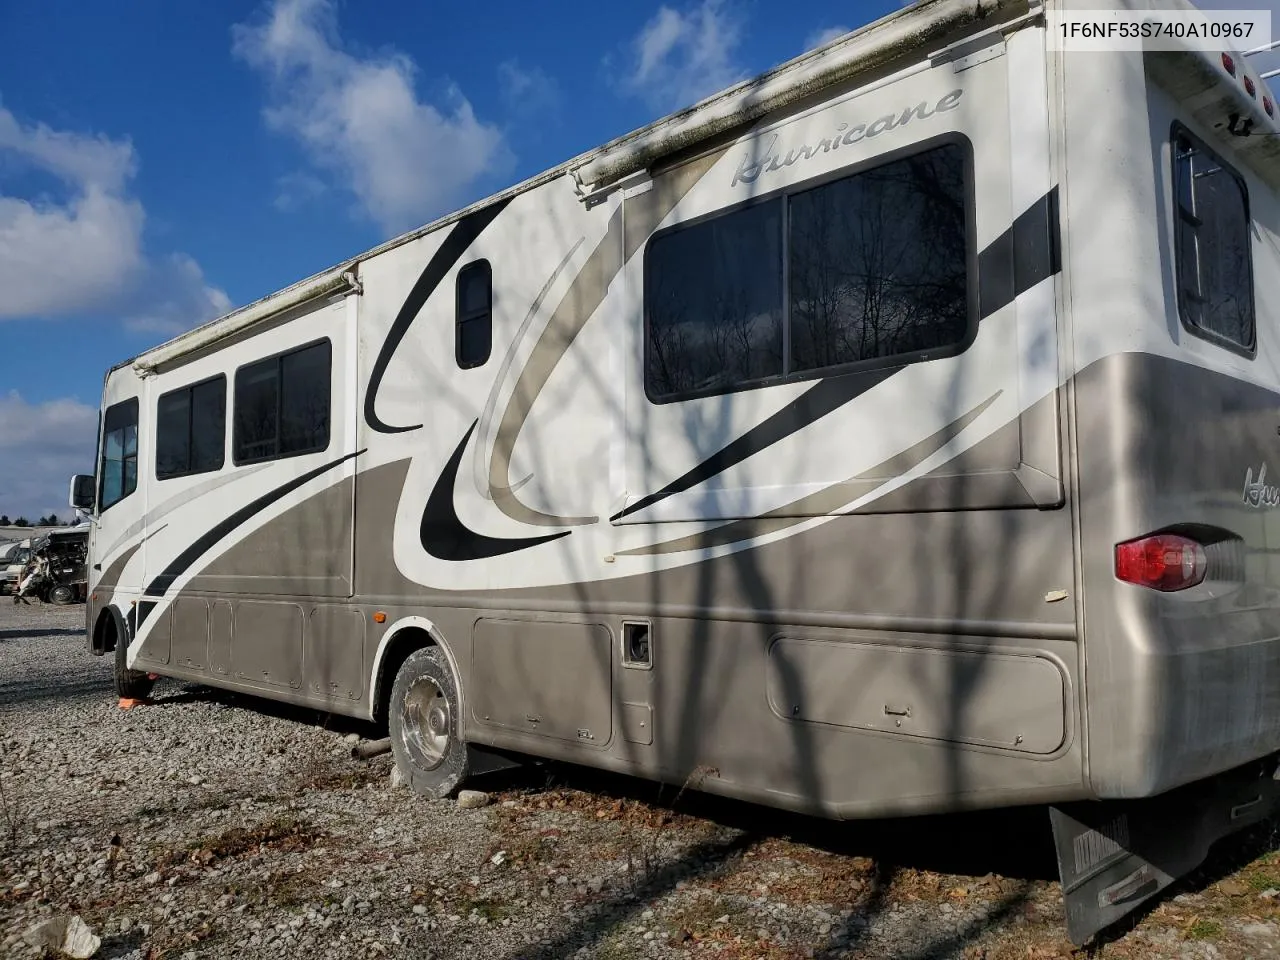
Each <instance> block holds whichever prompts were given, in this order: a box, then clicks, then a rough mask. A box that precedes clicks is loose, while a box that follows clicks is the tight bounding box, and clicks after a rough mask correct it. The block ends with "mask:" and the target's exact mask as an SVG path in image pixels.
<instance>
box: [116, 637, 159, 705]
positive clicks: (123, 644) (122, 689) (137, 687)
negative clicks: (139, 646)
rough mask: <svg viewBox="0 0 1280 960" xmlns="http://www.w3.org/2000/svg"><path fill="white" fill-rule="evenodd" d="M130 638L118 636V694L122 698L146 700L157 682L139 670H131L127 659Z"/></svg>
mask: <svg viewBox="0 0 1280 960" xmlns="http://www.w3.org/2000/svg"><path fill="white" fill-rule="evenodd" d="M128 652H129V638H128V637H127V636H124V637H119V636H118V637H116V658H115V680H116V696H118V697H120V698H121V699H122V700H146V699H147V698H148V697H149V696H151V688H152V687H153V686H154V685H155V682H154V681H153V680H151V679H149V678H148V677H147V675H146V674H145V673H143V672H141V671H139V670H130V669H129V667H128V664H127V661H126V657H127V656H128Z"/></svg>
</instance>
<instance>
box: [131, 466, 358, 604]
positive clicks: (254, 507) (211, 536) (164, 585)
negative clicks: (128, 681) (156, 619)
mask: <svg viewBox="0 0 1280 960" xmlns="http://www.w3.org/2000/svg"><path fill="white" fill-rule="evenodd" d="M362 453H364V451H363V450H357V451H356V452H355V453H348V454H347V455H346V456H342V457H339V458H338V459H337V460H330V461H329V462H328V463H326V464H323V465H321V466H319V467H316V468H315V469H314V470H308V471H307V472H306V473H304V474H302V476H300V477H294V478H293V479H292V480H290V481H289V482H288V483H283V484H281V485H280V486H278V487H276V488H275V489H274V490H270V491H268V492H267V493H264V494H263V495H262V496H260V497H258V498H257V499H256V500H253V501H252V502H250V503H247V504H245V505H244V506H243V507H241V508H240V509H239V510H237V511H236V512H235V513H233V514H231V515H230V516H229V517H227V518H226V519H225V520H223V521H222V522H221V523H218V524H216V525H215V526H214V527H213V528H212V529H210V530H208V531H207V532H206V533H204V534H203V535H202V536H201V537H200V538H199V539H197V540H196V541H194V542H193V543H192V544H191V545H190V546H189V547H187V549H185V550H183V551H182V552H181V553H180V554H178V555H177V556H176V557H175V558H174V559H173V560H172V561H171V562H170V563H169V565H168V566H167V567H165V568H164V572H163V573H161V574H159V575H158V576H156V578H155V579H154V580H152V581H151V582H150V583H149V584H147V589H146V590H145V591H143V593H144V595H149V596H163V595H164V592H165V591H166V590H168V589H169V588H170V587H171V586H173V582H174V581H175V580H177V579H178V577H180V576H182V574H184V573H185V572H186V571H187V569H188V568H189V567H190V566H191V565H192V564H193V563H195V562H196V561H197V560H198V559H200V557H201V556H203V555H204V554H205V553H206V552H208V551H209V550H210V549H212V548H213V547H214V546H215V545H216V544H217V543H218V541H220V540H222V539H223V538H224V537H226V536H227V535H228V534H229V533H231V532H232V531H233V530H235V529H236V528H237V527H239V526H240V525H242V524H243V523H245V521H247V520H249V519H250V518H251V517H253V516H254V515H255V514H257V513H260V512H261V511H263V510H265V509H266V508H267V507H269V506H271V505H272V504H273V503H275V502H276V501H277V500H280V499H281V498H282V497H285V496H287V495H288V494H290V493H292V492H293V491H294V490H296V489H298V487H300V486H302V485H303V484H304V483H308V482H310V481H311V480H314V479H315V478H316V477H318V476H320V475H321V474H322V473H327V472H328V471H330V470H332V469H333V468H334V467H337V466H341V465H342V464H344V463H346V462H347V461H348V460H352V459H354V458H356V457H358V456H360V454H362ZM144 619H145V614H144Z"/></svg>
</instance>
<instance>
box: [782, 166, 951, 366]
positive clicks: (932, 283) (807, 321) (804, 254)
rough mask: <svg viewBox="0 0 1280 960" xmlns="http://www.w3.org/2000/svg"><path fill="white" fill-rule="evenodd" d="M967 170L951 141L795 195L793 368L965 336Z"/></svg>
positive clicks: (914, 349)
mask: <svg viewBox="0 0 1280 960" xmlns="http://www.w3.org/2000/svg"><path fill="white" fill-rule="evenodd" d="M964 169H965V164H964V154H963V151H962V150H961V148H960V147H959V146H956V145H955V144H948V145H947V146H945V147H939V148H938V149H936V150H930V151H929V152H928V153H921V154H918V155H916V156H914V157H908V158H906V159H905V160H899V161H897V162H895V163H888V164H885V165H884V166H882V167H877V168H876V169H874V170H868V171H867V172H866V173H860V174H857V175H856V176H852V177H847V178H845V179H843V180H836V181H835V182H834V183H828V184H826V185H825V186H821V187H817V188H815V189H813V190H806V191H805V192H804V193H797V194H795V195H794V196H792V197H791V198H790V200H789V203H790V208H791V220H790V228H791V232H790V251H789V253H790V268H791V273H790V278H791V284H790V292H791V360H792V366H791V369H792V370H796V371H799V370H811V371H819V370H825V369H827V368H829V367H840V366H844V365H846V364H852V363H860V362H862V361H864V360H875V359H877V358H879V357H894V356H900V355H903V354H913V353H922V352H924V351H927V350H936V349H939V348H942V347H949V346H953V345H955V344H958V343H960V342H961V341H963V340H964V338H965V334H966V333H967V332H968V324H969V299H968V291H967V285H968V272H969V271H968V267H969V264H968V249H967V243H966V237H965V220H966V212H965V182H964Z"/></svg>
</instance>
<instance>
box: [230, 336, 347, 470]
mask: <svg viewBox="0 0 1280 960" xmlns="http://www.w3.org/2000/svg"><path fill="white" fill-rule="evenodd" d="M331 362H332V352H331V349H330V344H329V341H328V340H321V341H319V342H318V343H313V344H310V345H308V346H305V347H301V348H299V349H297V350H290V351H289V352H287V353H282V354H279V355H277V356H274V357H269V358H267V359H266V360H259V361H257V362H256V363H251V364H248V365H247V366H243V367H241V368H240V369H239V370H237V371H236V386H235V408H234V410H235V412H234V428H233V431H232V433H233V437H232V458H233V460H234V462H235V463H237V464H243V463H256V462H258V461H261V460H276V459H279V458H281V457H296V456H300V455H302V454H304V453H318V452H319V451H322V450H325V449H328V446H329V407H330V399H331V385H330V378H331Z"/></svg>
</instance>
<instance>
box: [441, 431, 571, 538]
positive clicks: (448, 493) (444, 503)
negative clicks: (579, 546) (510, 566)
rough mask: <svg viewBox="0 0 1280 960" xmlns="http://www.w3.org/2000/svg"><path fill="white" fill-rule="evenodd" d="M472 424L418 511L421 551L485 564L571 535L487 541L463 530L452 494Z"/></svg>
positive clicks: (467, 530)
mask: <svg viewBox="0 0 1280 960" xmlns="http://www.w3.org/2000/svg"><path fill="white" fill-rule="evenodd" d="M478 422H479V421H472V423H471V426H470V427H468V428H467V432H466V433H465V434H463V436H462V442H461V443H459V444H458V446H457V449H455V450H454V451H453V454H452V455H451V456H450V457H449V462H448V463H447V464H445V467H444V470H442V471H441V473H440V476H439V477H438V478H437V479H436V484H435V486H434V487H432V488H431V496H429V497H428V498H427V505H426V506H425V507H424V508H423V510H422V524H421V526H420V527H419V529H418V537H419V539H420V540H421V541H422V549H423V550H425V551H427V553H429V554H430V555H431V556H433V557H435V558H436V559H437V560H449V561H462V560H485V559H488V558H489V557H500V556H502V555H503V554H506V553H515V552H516V551H517V550H525V549H528V548H529V547H536V546H537V545H538V544H540V543H548V542H550V541H552V540H559V539H560V538H561V537H567V536H568V535H569V534H570V533H572V532H573V531H571V530H565V531H562V532H561V533H551V534H547V535H545V536H541V537H518V538H512V539H507V538H503V537H489V536H486V535H484V534H482V533H476V532H475V531H473V530H469V529H467V526H466V524H464V523H463V522H462V520H461V519H460V518H459V517H458V511H457V509H456V508H455V507H454V505H453V490H454V486H455V484H456V483H457V479H458V467H459V465H461V463H462V454H463V452H464V451H465V450H466V449H467V441H469V440H470V439H471V434H472V433H474V432H475V429H476V423H478Z"/></svg>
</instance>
